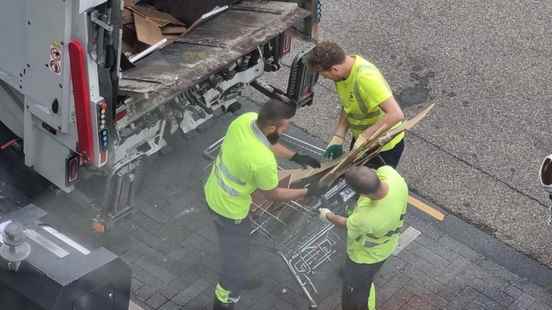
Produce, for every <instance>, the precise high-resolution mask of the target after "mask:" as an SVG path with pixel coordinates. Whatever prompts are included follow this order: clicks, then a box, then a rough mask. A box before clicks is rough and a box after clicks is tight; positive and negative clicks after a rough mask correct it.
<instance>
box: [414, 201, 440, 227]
mask: <svg viewBox="0 0 552 310" xmlns="http://www.w3.org/2000/svg"><path fill="white" fill-rule="evenodd" d="M408 204H409V205H411V206H413V207H415V208H416V209H418V210H420V211H422V212H424V213H425V214H427V215H429V216H431V217H432V218H434V219H436V220H438V221H440V222H442V221H443V220H444V219H445V214H444V213H443V212H441V211H439V210H437V209H435V208H432V207H430V206H428V205H427V204H425V203H423V202H422V201H420V200H418V199H417V198H414V197H413V196H408Z"/></svg>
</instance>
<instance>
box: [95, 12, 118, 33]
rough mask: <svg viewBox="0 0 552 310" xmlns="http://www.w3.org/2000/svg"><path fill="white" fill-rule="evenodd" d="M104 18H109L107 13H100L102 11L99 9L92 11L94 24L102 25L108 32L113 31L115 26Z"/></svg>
mask: <svg viewBox="0 0 552 310" xmlns="http://www.w3.org/2000/svg"><path fill="white" fill-rule="evenodd" d="M102 18H107V17H106V16H105V15H100V12H98V11H93V12H92V13H90V21H91V22H93V23H94V24H96V25H98V26H100V27H102V28H103V29H105V30H106V31H108V32H112V31H113V26H112V25H110V24H108V23H106V22H105V21H103V20H102Z"/></svg>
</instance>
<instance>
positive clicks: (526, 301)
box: [508, 293, 535, 310]
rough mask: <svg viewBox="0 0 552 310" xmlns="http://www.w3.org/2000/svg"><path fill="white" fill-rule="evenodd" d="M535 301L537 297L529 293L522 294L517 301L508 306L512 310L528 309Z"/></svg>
mask: <svg viewBox="0 0 552 310" xmlns="http://www.w3.org/2000/svg"><path fill="white" fill-rule="evenodd" d="M534 303H535V298H534V297H533V296H531V295H529V294H527V293H523V294H521V295H520V296H519V297H518V298H517V299H516V301H515V302H514V303H513V304H512V305H510V307H508V309H512V310H518V309H519V310H526V309H529V307H530V306H531V305H533V304H534Z"/></svg>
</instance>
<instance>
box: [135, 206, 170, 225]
mask: <svg viewBox="0 0 552 310" xmlns="http://www.w3.org/2000/svg"><path fill="white" fill-rule="evenodd" d="M165 210H166V203H165V204H163V203H159V204H155V203H154V204H150V205H144V206H142V207H141V208H140V211H142V212H143V213H144V214H145V215H146V216H148V217H149V218H151V219H152V220H154V221H156V222H157V223H159V224H166V223H168V222H169V221H170V220H171V217H170V215H169V214H168V213H167V212H166V211H165Z"/></svg>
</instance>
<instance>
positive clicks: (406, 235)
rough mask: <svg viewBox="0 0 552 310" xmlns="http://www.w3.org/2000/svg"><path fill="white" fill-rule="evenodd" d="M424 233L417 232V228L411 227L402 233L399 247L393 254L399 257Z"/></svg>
mask: <svg viewBox="0 0 552 310" xmlns="http://www.w3.org/2000/svg"><path fill="white" fill-rule="evenodd" d="M421 234H422V233H421V232H420V231H419V230H417V229H416V228H414V227H412V226H409V227H408V228H407V229H406V230H405V231H403V232H402V234H401V236H400V237H399V245H398V246H397V248H396V249H395V251H394V252H393V256H397V255H399V253H401V251H402V250H404V249H405V248H406V247H407V246H408V245H409V244H410V243H412V241H414V240H416V238H418V236H419V235H421Z"/></svg>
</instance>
